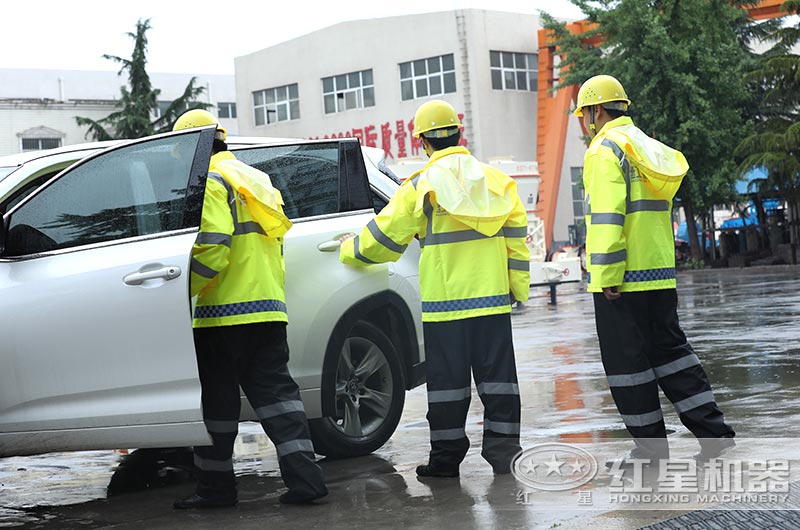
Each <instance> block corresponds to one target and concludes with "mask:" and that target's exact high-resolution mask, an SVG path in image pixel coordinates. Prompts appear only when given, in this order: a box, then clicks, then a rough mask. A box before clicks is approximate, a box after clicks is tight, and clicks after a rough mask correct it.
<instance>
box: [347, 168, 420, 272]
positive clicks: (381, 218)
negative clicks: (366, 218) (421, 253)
mask: <svg viewBox="0 0 800 530" xmlns="http://www.w3.org/2000/svg"><path fill="white" fill-rule="evenodd" d="M416 200H417V198H416V190H415V189H414V185H413V184H412V183H411V181H409V180H407V181H406V182H404V183H403V184H402V185H401V186H400V188H398V190H397V192H396V193H395V194H394V196H393V197H392V198H391V200H390V201H389V204H387V205H386V206H385V207H384V208H383V210H381V212H380V213H379V214H378V215H376V216H375V218H374V219H373V220H372V221H370V222H369V223H368V224H367V226H366V227H365V228H364V229H363V230H362V231H361V234H360V235H358V236H356V237H354V238H352V239H348V240H347V241H345V242H344V243H342V246H341V248H340V250H339V260H340V261H341V262H342V263H345V264H347V265H371V264H374V263H385V262H387V261H397V260H398V259H400V256H401V255H402V254H403V252H404V251H405V250H406V248H407V247H408V244H409V243H410V242H411V239H413V237H414V235H415V234H417V233H419V231H420V227H419V225H420V222H419V219H418V216H417V215H416V214H415V213H414V205H415V204H416Z"/></svg>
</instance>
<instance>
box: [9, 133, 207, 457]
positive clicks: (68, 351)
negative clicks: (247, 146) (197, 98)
mask: <svg viewBox="0 0 800 530" xmlns="http://www.w3.org/2000/svg"><path fill="white" fill-rule="evenodd" d="M213 132H214V131H213V128H210V129H209V128H206V129H193V130H189V131H184V132H181V133H169V134H167V135H161V136H156V137H151V138H148V139H146V140H143V141H138V142H134V143H129V144H125V145H124V146H122V147H115V148H112V149H111V150H109V151H105V152H102V153H100V154H98V155H96V156H93V157H90V158H88V159H86V160H84V161H82V162H81V163H79V164H77V165H75V166H72V167H70V168H68V169H67V170H65V171H64V172H63V173H61V174H60V175H58V176H56V177H54V178H53V179H52V180H51V181H49V182H48V183H47V184H45V185H44V186H42V187H41V188H40V189H38V190H37V191H36V192H35V193H33V194H31V195H30V196H29V197H26V198H25V199H24V200H23V201H22V202H20V203H19V204H18V205H16V206H15V207H14V208H13V209H11V210H10V211H9V212H8V213H7V214H6V215H5V217H4V232H3V234H4V238H3V239H4V241H3V242H4V247H5V248H4V249H3V251H2V252H1V253H0V315H3V317H2V318H0V456H3V455H4V454H23V453H25V452H28V453H36V452H43V451H51V450H64V449H81V448H102V447H146V446H154V445H156V446H157V445H191V444H204V443H208V436H207V433H206V430H205V427H204V426H203V423H202V415H201V409H200V384H199V379H198V374H197V363H196V358H195V354H194V345H193V340H192V329H191V307H190V300H189V288H188V282H189V258H190V251H191V247H192V244H193V242H194V239H195V237H196V232H197V227H198V226H199V218H200V211H201V208H202V191H203V182H204V181H203V177H204V175H205V174H206V173H207V171H208V162H209V158H210V151H211V145H212V141H213Z"/></svg>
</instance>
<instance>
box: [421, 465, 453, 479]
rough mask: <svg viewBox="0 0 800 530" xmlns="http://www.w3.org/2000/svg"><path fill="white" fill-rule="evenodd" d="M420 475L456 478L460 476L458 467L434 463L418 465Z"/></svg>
mask: <svg viewBox="0 0 800 530" xmlns="http://www.w3.org/2000/svg"><path fill="white" fill-rule="evenodd" d="M417 476H418V477H440V478H455V477H457V476H458V468H457V467H441V466H435V465H433V464H425V465H421V466H417Z"/></svg>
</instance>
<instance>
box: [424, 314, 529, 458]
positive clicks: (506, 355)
mask: <svg viewBox="0 0 800 530" xmlns="http://www.w3.org/2000/svg"><path fill="white" fill-rule="evenodd" d="M423 330H424V334H425V352H426V361H425V368H426V374H427V381H428V422H429V424H430V433H431V434H430V439H431V454H430V461H431V462H432V463H435V464H438V465H443V466H447V467H452V466H458V465H459V464H460V463H461V461H462V460H463V459H464V456H465V455H466V453H467V450H468V449H469V440H468V439H467V436H466V432H465V428H464V426H465V423H466V417H467V412H468V409H469V403H470V398H471V395H472V387H471V379H472V378H471V373H473V374H474V376H475V383H476V387H477V392H478V395H479V396H480V399H481V401H482V402H483V405H484V422H483V423H484V428H483V447H482V451H481V455H482V456H483V457H484V458H485V459H486V460H487V461H488V462H489V463H491V464H492V466H495V467H498V468H503V467H505V466H508V465H510V461H511V459H512V458H513V457H514V455H516V454H517V452H519V451H520V446H519V430H520V421H519V419H520V402H519V386H518V384H517V373H516V366H515V363H514V348H513V344H512V339H511V316H510V315H509V314H501V315H491V316H483V317H475V318H468V319H463V320H453V321H447V322H424V323H423Z"/></svg>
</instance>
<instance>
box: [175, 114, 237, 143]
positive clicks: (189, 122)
mask: <svg viewBox="0 0 800 530" xmlns="http://www.w3.org/2000/svg"><path fill="white" fill-rule="evenodd" d="M205 125H216V126H217V136H216V138H217V139H218V140H222V141H223V142H224V141H225V139H226V138H227V137H228V131H226V130H225V129H223V128H222V127H220V126H219V122H218V121H217V118H215V117H214V115H213V114H211V113H210V112H208V111H207V110H203V109H192V110H189V111H186V112H184V113H183V114H181V116H180V118H178V120H177V121H176V122H175V125H174V126H173V127H172V130H173V131H180V130H183V129H193V128H195V127H203V126H205ZM220 133H221V134H220Z"/></svg>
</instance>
